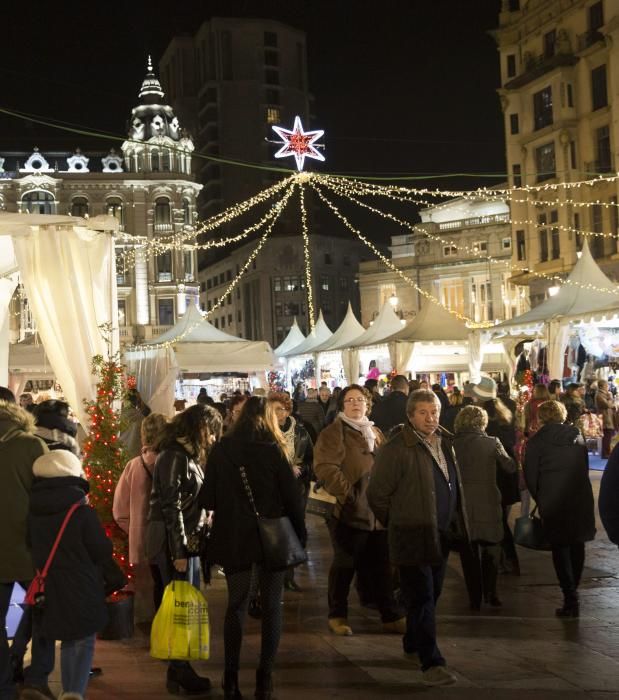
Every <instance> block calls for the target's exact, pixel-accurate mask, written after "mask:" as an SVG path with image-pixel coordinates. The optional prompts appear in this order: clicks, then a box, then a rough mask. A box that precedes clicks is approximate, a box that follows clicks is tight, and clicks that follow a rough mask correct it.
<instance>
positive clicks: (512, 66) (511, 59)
mask: <svg viewBox="0 0 619 700" xmlns="http://www.w3.org/2000/svg"><path fill="white" fill-rule="evenodd" d="M506 70H507V77H508V78H513V77H514V76H515V75H516V54H514V53H510V54H507V56H506Z"/></svg>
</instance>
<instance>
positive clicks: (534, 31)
mask: <svg viewBox="0 0 619 700" xmlns="http://www.w3.org/2000/svg"><path fill="white" fill-rule="evenodd" d="M494 36H495V39H496V42H497V44H498V49H499V55H500V62H501V88H500V90H499V94H500V97H501V101H502V105H503V111H504V115H505V134H506V144H507V167H508V172H509V174H510V185H511V186H512V187H527V186H538V185H546V186H548V187H549V189H547V190H540V191H538V192H537V193H529V194H528V195H527V193H526V192H525V191H521V192H516V193H515V195H514V198H513V199H512V201H511V216H512V220H513V222H512V242H513V246H512V258H513V263H514V265H517V266H519V267H520V268H525V269H527V270H530V271H532V272H534V273H537V275H535V274H531V273H530V272H525V271H523V270H522V269H521V270H520V271H516V270H514V277H513V281H514V282H516V283H518V284H524V285H529V286H530V296H531V303H532V305H536V304H537V303H539V302H540V301H542V300H543V299H544V297H545V294H546V291H547V288H548V287H549V286H551V285H552V284H553V282H552V280H549V279H545V278H544V277H542V276H541V275H555V274H559V275H561V276H563V277H565V276H566V275H567V274H568V273H569V271H570V270H571V268H572V267H573V265H574V263H575V261H576V256H577V253H578V251H579V250H580V248H581V247H582V242H583V236H582V235H580V234H579V231H590V232H595V233H605V234H607V235H606V236H590V237H589V244H590V247H591V251H592V253H593V256H594V257H595V258H596V260H597V262H598V263H599V264H600V266H601V267H602V268H603V269H604V271H605V272H606V273H607V274H609V275H610V276H611V277H612V278H614V279H617V277H618V276H619V275H618V273H619V254H618V249H617V238H616V237H613V236H616V235H617V233H618V232H619V216H618V209H617V201H618V200H617V198H618V196H619V182H618V181H617V180H615V179H609V178H610V177H611V176H612V177H614V175H615V173H616V171H617V164H618V159H617V149H618V148H619V3H617V2H616V0H503V4H502V11H501V14H500V18H499V28H498V29H497V30H495V32H494ZM593 178H598V179H597V181H596V182H595V184H594V185H591V186H581V187H575V188H568V189H565V188H557V189H553V187H552V186H553V185H555V184H557V183H560V182H578V181H583V180H591V179H593Z"/></svg>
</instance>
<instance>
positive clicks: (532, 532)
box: [514, 506, 552, 552]
mask: <svg viewBox="0 0 619 700" xmlns="http://www.w3.org/2000/svg"><path fill="white" fill-rule="evenodd" d="M536 511H537V506H535V508H533V510H532V511H531V513H530V515H523V516H521V517H520V518H516V522H515V524H514V542H515V543H516V544H519V545H520V546H521V547H526V548H527V549H538V550H541V551H544V552H549V551H550V550H551V549H552V546H551V544H550V542H548V540H547V538H546V535H545V533H544V526H543V525H542V520H541V518H539V517H538V516H537V515H536V514H535V513H536Z"/></svg>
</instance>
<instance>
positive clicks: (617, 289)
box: [315, 176, 619, 294]
mask: <svg viewBox="0 0 619 700" xmlns="http://www.w3.org/2000/svg"><path fill="white" fill-rule="evenodd" d="M317 179H318V181H319V182H321V180H322V178H321V177H320V176H318V178H317ZM315 189H317V188H316V187H315ZM330 189H331V190H332V191H333V192H334V193H335V194H340V196H344V197H346V198H347V199H348V200H349V201H351V202H353V203H354V204H357V205H358V206H360V207H363V208H364V209H368V210H369V211H371V212H373V213H375V214H377V215H379V216H382V217H383V218H384V219H387V220H390V221H393V222H394V223H396V224H399V225H400V226H403V227H405V228H407V229H409V230H410V231H412V232H413V233H418V234H422V235H424V236H427V237H428V238H431V239H432V240H435V241H439V242H440V243H442V244H443V245H449V246H453V247H454V248H456V249H457V250H464V251H465V252H466V253H468V254H469V255H473V256H475V257H476V258H478V259H479V260H480V261H484V262H488V263H492V264H495V265H506V266H508V268H509V269H510V270H518V271H519V272H524V273H525V274H530V275H534V276H535V277H541V278H543V279H547V280H550V281H552V282H560V283H561V284H567V285H570V286H574V287H579V288H580V289H587V290H594V291H596V292H604V293H606V294H619V287H615V288H613V289H611V288H608V287H597V286H596V285H593V284H590V283H587V284H583V283H582V282H577V281H576V280H570V279H564V278H563V277H561V276H560V275H557V274H554V275H553V274H548V273H545V272H537V271H535V270H531V269H530V268H528V267H521V266H520V265H514V264H513V263H510V261H508V260H497V259H496V258H493V257H492V256H490V255H484V254H483V253H482V252H481V251H479V250H476V249H475V248H474V247H471V246H468V245H466V244H464V245H458V243H456V241H453V240H449V239H445V238H442V237H441V236H438V235H436V234H433V233H430V232H429V231H427V230H426V229H423V228H421V227H419V226H416V225H415V224H410V223H408V221H404V220H403V219H400V218H399V217H397V216H394V215H393V214H390V213H388V212H384V211H382V210H381V209H376V207H373V206H371V205H369V204H366V203H365V202H360V201H359V200H358V199H355V198H354V197H352V196H350V195H347V194H344V193H343V192H341V191H338V188H336V187H334V186H331V187H330ZM550 228H554V227H550Z"/></svg>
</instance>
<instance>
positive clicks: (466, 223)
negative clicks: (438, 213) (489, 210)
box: [436, 213, 509, 231]
mask: <svg viewBox="0 0 619 700" xmlns="http://www.w3.org/2000/svg"><path fill="white" fill-rule="evenodd" d="M507 223H509V214H508V213H505V214H486V215H484V216H473V217H471V218H469V219H454V220H453V221H442V222H441V223H439V224H437V225H436V226H437V228H438V230H439V231H453V230H454V229H461V228H474V227H477V226H496V225H497V224H507Z"/></svg>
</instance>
